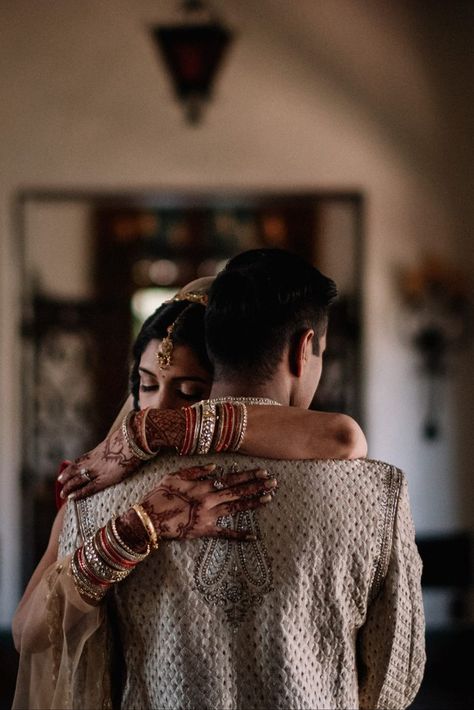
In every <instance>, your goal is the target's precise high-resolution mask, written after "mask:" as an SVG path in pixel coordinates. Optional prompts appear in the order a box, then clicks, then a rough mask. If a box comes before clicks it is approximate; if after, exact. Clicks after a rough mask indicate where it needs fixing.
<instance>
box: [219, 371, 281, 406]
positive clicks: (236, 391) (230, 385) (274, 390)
mask: <svg viewBox="0 0 474 710" xmlns="http://www.w3.org/2000/svg"><path fill="white" fill-rule="evenodd" d="M285 384H286V383H285V382H283V381H281V380H280V379H279V378H273V379H270V380H266V381H265V382H262V383H258V384H257V383H252V382H251V381H249V380H248V378H245V377H242V378H232V379H230V378H228V379H220V380H217V381H215V382H214V384H213V386H212V389H211V394H210V398H211V399H212V398H214V397H259V398H265V399H274V400H275V401H277V402H280V404H285V405H288V404H289V403H290V393H289V391H288V389H287V387H286V386H285Z"/></svg>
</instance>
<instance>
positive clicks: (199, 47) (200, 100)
mask: <svg viewBox="0 0 474 710" xmlns="http://www.w3.org/2000/svg"><path fill="white" fill-rule="evenodd" d="M182 7H183V11H184V12H185V20H184V21H183V22H181V23H177V24H173V25H166V26H157V27H153V28H152V36H153V39H154V42H155V44H156V46H157V48H158V51H159V53H160V55H161V57H162V59H163V61H164V63H165V66H166V68H167V69H168V72H169V74H170V77H171V80H172V83H173V87H174V91H175V94H176V96H177V98H178V99H179V101H181V102H182V104H183V106H184V109H185V115H186V118H187V120H188V121H189V123H191V124H197V123H199V121H200V119H201V116H202V111H203V107H204V105H205V104H206V102H207V101H209V99H210V98H211V97H212V90H213V85H214V81H215V78H216V75H217V73H218V70H219V68H220V66H221V63H222V59H223V58H224V55H225V53H226V51H227V49H228V47H229V45H230V43H231V41H232V38H233V33H232V32H231V31H230V30H229V29H227V28H226V27H225V26H224V25H223V24H222V23H221V22H220V21H219V20H218V19H217V18H216V17H215V16H212V15H210V14H209V13H208V12H207V13H206V12H205V7H204V3H203V2H200V1H199V0H186V1H185V2H184V3H183V4H182ZM203 12H204V14H206V15H207V18H204V19H201V16H202V14H203ZM197 14H199V17H196V15H197Z"/></svg>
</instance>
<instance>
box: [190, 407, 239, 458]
mask: <svg viewBox="0 0 474 710" xmlns="http://www.w3.org/2000/svg"><path fill="white" fill-rule="evenodd" d="M183 411H184V414H185V417H186V433H185V436H184V440H183V445H182V447H181V449H180V450H179V454H180V455H181V456H188V455H193V454H208V453H209V452H210V451H215V452H224V451H238V450H239V449H240V447H241V446H242V442H243V440H244V437H245V432H246V429H247V407H246V406H245V404H244V403H243V402H208V401H204V402H197V404H193V405H192V407H184V409H183Z"/></svg>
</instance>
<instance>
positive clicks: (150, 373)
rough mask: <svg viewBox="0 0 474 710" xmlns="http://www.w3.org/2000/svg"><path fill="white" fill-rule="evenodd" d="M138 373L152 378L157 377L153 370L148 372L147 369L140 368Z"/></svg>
mask: <svg viewBox="0 0 474 710" xmlns="http://www.w3.org/2000/svg"><path fill="white" fill-rule="evenodd" d="M138 371H139V372H144V373H145V374H146V375H150V376H151V377H156V374H155V373H154V372H152V371H151V370H147V369H146V367H139V368H138Z"/></svg>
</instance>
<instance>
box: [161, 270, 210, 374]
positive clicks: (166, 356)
mask: <svg viewBox="0 0 474 710" xmlns="http://www.w3.org/2000/svg"><path fill="white" fill-rule="evenodd" d="M211 282H212V279H208V278H203V279H196V280H195V281H192V282H191V284H196V286H199V285H200V283H201V287H200V288H196V289H195V290H192V289H190V290H189V291H186V288H187V286H184V287H183V288H182V289H181V291H178V293H177V294H176V296H173V298H170V299H169V301H165V303H177V302H180V301H187V302H188V303H189V305H192V304H193V303H198V304H199V305H200V306H204V307H206V306H207V303H208V295H207V291H206V290H205V289H206V288H209V287H210V284H211ZM204 284H205V286H204ZM187 310H188V306H186V308H183V310H182V311H181V313H180V314H179V315H178V316H177V318H176V320H175V321H174V322H173V323H171V325H169V326H168V328H167V329H166V336H165V337H164V338H163V340H162V341H161V344H160V347H159V348H158V350H157V351H156V353H155V356H156V359H157V360H158V365H159V367H160V370H167V369H168V368H169V367H170V365H171V356H172V355H173V346H174V343H173V338H172V335H173V331H174V329H175V327H176V324H177V322H178V321H179V319H180V318H181V317H182V316H183V314H184V313H185V312H186V311H187Z"/></svg>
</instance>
